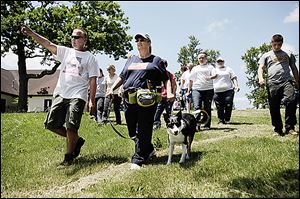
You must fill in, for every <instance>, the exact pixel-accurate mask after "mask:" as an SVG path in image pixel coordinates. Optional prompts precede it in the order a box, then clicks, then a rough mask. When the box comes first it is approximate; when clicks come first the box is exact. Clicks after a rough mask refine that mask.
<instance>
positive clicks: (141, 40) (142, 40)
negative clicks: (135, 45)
mask: <svg viewBox="0 0 300 199" xmlns="http://www.w3.org/2000/svg"><path fill="white" fill-rule="evenodd" d="M139 41H140V42H144V41H146V39H137V40H135V42H139Z"/></svg>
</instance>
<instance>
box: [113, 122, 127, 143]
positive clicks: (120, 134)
mask: <svg viewBox="0 0 300 199" xmlns="http://www.w3.org/2000/svg"><path fill="white" fill-rule="evenodd" d="M108 122H109V123H110V126H111V127H112V129H113V130H114V131H115V132H116V133H117V134H118V135H119V136H120V137H122V138H125V139H130V138H128V137H125V136H124V135H122V134H121V133H120V132H119V131H118V130H117V129H116V128H115V127H114V125H113V124H112V123H111V121H110V120H108Z"/></svg>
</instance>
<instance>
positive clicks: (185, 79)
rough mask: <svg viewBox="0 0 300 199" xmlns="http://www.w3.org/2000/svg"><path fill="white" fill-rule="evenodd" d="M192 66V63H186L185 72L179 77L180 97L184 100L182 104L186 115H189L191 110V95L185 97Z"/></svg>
mask: <svg viewBox="0 0 300 199" xmlns="http://www.w3.org/2000/svg"><path fill="white" fill-rule="evenodd" d="M193 67H194V65H193V63H188V64H187V70H186V71H184V73H183V74H182V76H181V78H180V79H181V83H180V86H181V95H182V97H183V98H184V99H183V102H184V103H182V104H183V105H184V108H185V109H186V110H187V112H188V113H190V110H191V103H192V93H191V92H190V94H189V95H186V93H187V90H188V86H189V82H190V75H191V72H192V69H193Z"/></svg>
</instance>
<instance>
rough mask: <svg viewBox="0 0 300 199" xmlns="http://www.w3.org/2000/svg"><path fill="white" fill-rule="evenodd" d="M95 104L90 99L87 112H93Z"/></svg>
mask: <svg viewBox="0 0 300 199" xmlns="http://www.w3.org/2000/svg"><path fill="white" fill-rule="evenodd" d="M95 108H96V106H95V103H94V102H92V100H89V110H88V111H89V113H94V110H95Z"/></svg>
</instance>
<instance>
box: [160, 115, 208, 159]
mask: <svg viewBox="0 0 300 199" xmlns="http://www.w3.org/2000/svg"><path fill="white" fill-rule="evenodd" d="M202 111H203V110H198V111H195V112H194V113H193V114H190V113H181V111H179V112H178V113H177V114H176V115H171V116H169V115H168V114H166V113H164V114H163V116H164V120H165V122H166V125H167V132H168V142H169V156H168V162H167V164H171V161H172V155H173V152H174V147H175V144H181V146H182V155H181V158H180V161H179V163H184V162H185V160H186V159H189V158H190V157H191V145H192V142H193V139H194V135H195V133H196V131H197V120H196V118H195V116H194V115H195V114H202Z"/></svg>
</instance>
